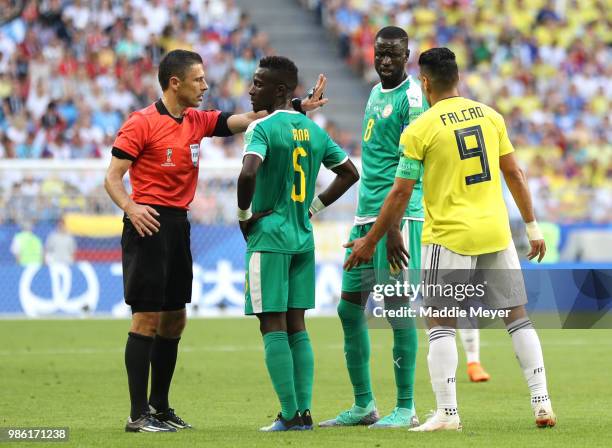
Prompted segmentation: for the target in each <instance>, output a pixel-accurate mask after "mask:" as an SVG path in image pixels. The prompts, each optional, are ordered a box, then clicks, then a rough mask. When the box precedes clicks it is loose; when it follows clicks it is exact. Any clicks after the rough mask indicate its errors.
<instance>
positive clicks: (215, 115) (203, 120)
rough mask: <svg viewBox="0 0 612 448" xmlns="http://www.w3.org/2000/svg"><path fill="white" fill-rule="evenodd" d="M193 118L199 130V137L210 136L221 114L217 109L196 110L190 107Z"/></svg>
mask: <svg viewBox="0 0 612 448" xmlns="http://www.w3.org/2000/svg"><path fill="white" fill-rule="evenodd" d="M191 113H192V114H193V120H194V122H195V125H196V127H197V128H198V130H199V131H200V139H202V138H204V137H212V136H213V135H214V132H215V127H216V126H217V122H218V120H219V116H220V115H221V111H219V110H197V109H192V110H191Z"/></svg>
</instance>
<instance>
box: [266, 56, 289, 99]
mask: <svg viewBox="0 0 612 448" xmlns="http://www.w3.org/2000/svg"><path fill="white" fill-rule="evenodd" d="M259 66H260V67H261V68H267V69H268V70H271V71H273V72H275V75H276V77H277V79H278V80H279V81H280V82H282V83H283V84H285V85H286V86H287V88H288V89H289V91H291V92H293V91H294V90H295V89H296V87H297V84H298V68H297V66H296V65H295V63H294V62H293V61H292V60H291V59H289V58H286V57H284V56H266V57H265V58H262V59H261V60H260V61H259Z"/></svg>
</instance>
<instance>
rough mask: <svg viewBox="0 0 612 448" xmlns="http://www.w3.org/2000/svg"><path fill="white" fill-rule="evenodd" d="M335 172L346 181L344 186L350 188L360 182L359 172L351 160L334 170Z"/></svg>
mask: <svg viewBox="0 0 612 448" xmlns="http://www.w3.org/2000/svg"><path fill="white" fill-rule="evenodd" d="M333 171H334V172H335V173H336V175H338V177H339V178H341V179H342V180H343V181H344V184H346V185H348V186H349V187H350V186H351V185H353V184H354V183H356V182H357V181H358V180H359V171H357V167H356V166H355V164H354V163H353V162H351V161H350V160H347V161H346V162H345V163H343V164H342V165H340V166H338V167H337V168H334V169H333Z"/></svg>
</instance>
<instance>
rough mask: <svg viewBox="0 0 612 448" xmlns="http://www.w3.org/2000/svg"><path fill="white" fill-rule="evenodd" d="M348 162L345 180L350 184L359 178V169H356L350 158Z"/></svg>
mask: <svg viewBox="0 0 612 448" xmlns="http://www.w3.org/2000/svg"><path fill="white" fill-rule="evenodd" d="M348 162H349V164H348V165H349V166H348V167H347V174H346V178H347V182H348V183H350V185H353V184H355V183H357V181H358V180H359V171H357V167H356V166H355V165H354V164H353V162H351V161H350V160H349V161H348Z"/></svg>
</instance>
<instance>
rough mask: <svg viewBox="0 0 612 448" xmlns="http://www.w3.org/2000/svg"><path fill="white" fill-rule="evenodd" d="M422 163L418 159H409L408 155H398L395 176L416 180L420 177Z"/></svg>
mask: <svg viewBox="0 0 612 448" xmlns="http://www.w3.org/2000/svg"><path fill="white" fill-rule="evenodd" d="M422 166H423V163H422V162H421V161H420V160H415V159H409V158H408V157H404V156H402V157H400V161H399V164H398V165H397V171H396V172H395V177H401V178H402V179H411V180H418V179H419V178H420V177H421V170H422Z"/></svg>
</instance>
